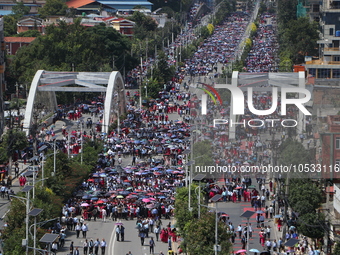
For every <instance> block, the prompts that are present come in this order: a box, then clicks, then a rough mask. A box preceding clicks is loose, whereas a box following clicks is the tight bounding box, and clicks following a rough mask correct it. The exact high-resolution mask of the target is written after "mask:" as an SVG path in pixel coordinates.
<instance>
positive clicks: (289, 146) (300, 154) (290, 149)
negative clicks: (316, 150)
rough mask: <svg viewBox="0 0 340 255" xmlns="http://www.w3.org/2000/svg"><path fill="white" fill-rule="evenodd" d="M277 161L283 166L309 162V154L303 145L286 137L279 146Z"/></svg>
mask: <svg viewBox="0 0 340 255" xmlns="http://www.w3.org/2000/svg"><path fill="white" fill-rule="evenodd" d="M279 150H280V158H279V163H280V164H282V165H285V166H290V165H292V166H298V165H299V164H307V163H310V160H311V158H310V154H309V152H308V151H307V150H306V149H305V147H303V145H302V144H301V143H300V142H299V141H297V140H293V139H290V138H289V139H286V140H285V141H284V142H283V143H282V144H281V146H280V148H279Z"/></svg>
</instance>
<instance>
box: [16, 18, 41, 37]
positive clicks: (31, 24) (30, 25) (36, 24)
mask: <svg viewBox="0 0 340 255" xmlns="http://www.w3.org/2000/svg"><path fill="white" fill-rule="evenodd" d="M29 30H37V31H39V32H40V33H43V20H42V19H40V18H37V17H35V16H31V17H25V16H24V17H22V18H21V19H20V20H19V21H18V22H17V33H18V34H19V33H22V32H26V31H29Z"/></svg>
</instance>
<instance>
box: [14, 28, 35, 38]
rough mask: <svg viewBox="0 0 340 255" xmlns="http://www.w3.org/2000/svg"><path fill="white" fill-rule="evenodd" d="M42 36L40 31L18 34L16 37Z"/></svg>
mask: <svg viewBox="0 0 340 255" xmlns="http://www.w3.org/2000/svg"><path fill="white" fill-rule="evenodd" d="M40 35H41V34H40V32H39V31H38V30H28V31H25V32H21V33H19V34H16V35H14V36H15V37H38V36H40Z"/></svg>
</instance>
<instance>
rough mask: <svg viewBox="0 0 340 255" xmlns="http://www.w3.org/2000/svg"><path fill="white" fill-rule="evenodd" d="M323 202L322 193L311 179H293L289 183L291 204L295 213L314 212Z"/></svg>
mask: <svg viewBox="0 0 340 255" xmlns="http://www.w3.org/2000/svg"><path fill="white" fill-rule="evenodd" d="M321 202H322V192H321V190H320V188H319V187H318V186H316V185H315V184H314V183H313V182H312V181H311V180H310V179H292V180H291V181H290V183H289V203H290V205H291V207H292V208H293V210H294V211H295V212H298V213H299V215H304V214H307V213H310V212H314V211H315V210H316V209H317V208H319V206H320V204H321Z"/></svg>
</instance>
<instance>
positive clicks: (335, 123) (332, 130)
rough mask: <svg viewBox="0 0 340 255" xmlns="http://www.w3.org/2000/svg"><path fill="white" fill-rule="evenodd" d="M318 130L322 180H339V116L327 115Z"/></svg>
mask: <svg viewBox="0 0 340 255" xmlns="http://www.w3.org/2000/svg"><path fill="white" fill-rule="evenodd" d="M323 123H324V124H323V128H321V129H320V131H319V135H320V146H321V147H320V148H319V150H320V156H321V157H320V160H319V162H318V163H319V164H320V165H321V173H322V177H323V178H324V179H331V180H333V179H337V178H340V115H328V116H327V117H326V118H325V119H324V122H323Z"/></svg>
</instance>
